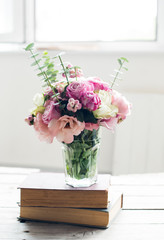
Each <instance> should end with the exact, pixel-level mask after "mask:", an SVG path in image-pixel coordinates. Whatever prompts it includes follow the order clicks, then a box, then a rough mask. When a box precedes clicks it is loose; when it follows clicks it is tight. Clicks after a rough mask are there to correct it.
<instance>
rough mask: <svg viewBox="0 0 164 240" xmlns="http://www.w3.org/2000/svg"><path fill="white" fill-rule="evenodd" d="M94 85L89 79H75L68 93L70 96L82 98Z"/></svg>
mask: <svg viewBox="0 0 164 240" xmlns="http://www.w3.org/2000/svg"><path fill="white" fill-rule="evenodd" d="M92 90H93V85H92V84H90V83H88V82H87V81H73V82H72V83H70V84H69V85H68V87H67V90H66V95H67V97H69V98H74V99H80V98H81V96H82V95H83V94H84V93H85V92H86V91H92Z"/></svg>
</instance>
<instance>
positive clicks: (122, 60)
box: [111, 57, 129, 88]
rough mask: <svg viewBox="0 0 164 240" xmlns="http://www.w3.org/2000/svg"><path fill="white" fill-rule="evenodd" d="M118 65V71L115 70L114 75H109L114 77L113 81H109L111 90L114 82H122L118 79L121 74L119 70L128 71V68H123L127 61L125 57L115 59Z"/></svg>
mask: <svg viewBox="0 0 164 240" xmlns="http://www.w3.org/2000/svg"><path fill="white" fill-rule="evenodd" d="M117 61H118V63H119V69H118V70H115V72H116V74H115V75H111V76H112V77H114V79H113V81H111V83H112V84H111V88H113V86H114V84H116V80H122V78H120V77H119V74H122V72H121V69H124V70H125V71H128V68H127V67H125V66H124V64H125V63H128V62H129V61H128V60H127V59H126V58H125V57H121V58H119V59H117Z"/></svg>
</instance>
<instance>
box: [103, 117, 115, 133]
mask: <svg viewBox="0 0 164 240" xmlns="http://www.w3.org/2000/svg"><path fill="white" fill-rule="evenodd" d="M117 122H118V119H117V118H116V117H113V118H112V117H111V118H109V119H101V120H99V121H98V123H99V124H100V126H102V127H106V128H107V129H109V130H111V131H114V129H115V127H116V125H117Z"/></svg>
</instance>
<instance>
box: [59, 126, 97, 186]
mask: <svg viewBox="0 0 164 240" xmlns="http://www.w3.org/2000/svg"><path fill="white" fill-rule="evenodd" d="M99 148H100V131H99V129H98V130H93V131H89V130H86V129H85V130H84V131H83V132H81V134H80V135H78V136H75V137H74V141H73V142H72V143H70V144H66V143H63V146H62V152H63V158H64V165H65V181H66V184H68V185H71V186H72V187H89V186H91V185H93V184H94V183H96V181H97V160H98V155H99Z"/></svg>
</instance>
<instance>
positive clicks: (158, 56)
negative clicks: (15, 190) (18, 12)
mask: <svg viewBox="0 0 164 240" xmlns="http://www.w3.org/2000/svg"><path fill="white" fill-rule="evenodd" d="M7 1H8V4H9V5H8V6H10V4H11V1H9V0H7ZM18 2H19V1H18ZM29 2H31V3H32V2H33V1H29ZM42 2H45V1H42ZM46 2H47V1H46ZM96 2H97V1H96ZM135 2H136V1H135ZM159 2H161V1H159ZM146 4H149V3H148V1H146ZM161 6H162V5H161ZM129 11H130V10H129ZM160 11H161V12H162V11H163V14H161V15H163V16H164V7H163V8H160ZM138 15H139V14H138ZM145 16H146V13H145ZM61 17H62V18H63V19H64V14H63V15H62V16H61ZM66 21H67V19H65V22H66ZM3 27H4V26H3ZM158 27H159V29H161V24H160V22H158ZM23 28H28V32H30V30H29V25H26V26H24V27H23ZM54 28H55V24H54ZM102 28H103V26H102ZM162 29H164V28H162ZM58 31H60V30H58ZM71 31H72V28H71ZM163 31H164V30H162V31H160V32H159V33H158V39H157V41H156V42H145V41H144V43H143V42H142V41H141V42H136V43H135V42H127V41H126V42H117V43H111V45H110V43H108V42H106V43H104V44H103V43H102V42H101V44H100V45H99V44H97V43H96V42H94V43H93V42H92V45H90V46H91V47H87V48H85V44H83V43H81V46H82V48H83V49H84V50H81V47H80V50H77V49H78V47H79V45H77V46H76V51H75V50H74V46H75V44H76V43H75V44H74V43H72V44H71V46H70V48H69V49H70V50H67V49H66V55H64V60H66V61H69V62H71V63H72V64H74V65H78V66H81V68H82V69H83V71H84V74H85V76H87V77H88V76H99V77H101V78H102V79H103V80H106V81H109V80H110V79H111V78H110V74H112V73H113V70H114V69H115V68H117V67H118V64H117V58H119V57H121V56H124V57H126V58H127V59H128V60H129V64H128V69H129V71H128V72H127V73H125V74H124V76H123V78H124V80H123V82H121V83H120V85H119V87H118V88H117V90H118V91H120V92H122V93H123V94H124V95H125V96H126V97H127V99H128V100H129V101H130V102H132V104H133V110H132V114H131V116H130V117H128V118H127V120H126V121H125V122H123V123H122V124H120V125H119V126H118V128H117V130H116V132H115V133H114V134H113V133H111V132H109V131H107V130H106V129H103V131H102V143H101V152H100V161H99V171H100V172H110V173H111V172H112V173H113V174H122V173H143V172H161V171H164V126H163V119H164V107H163V105H164V73H163V69H164V48H163V46H164V41H163V40H162V37H161V36H163V34H164V33H163ZM40 34H41V30H40ZM56 34H57V33H56ZM42 35H44V34H42ZM38 36H39V35H38ZM61 36H62V35H61ZM99 36H102V34H100V35H99ZM121 36H122V35H121ZM0 37H1V36H0ZM5 37H6V36H5ZM10 37H11V36H10ZM26 37H27V36H26ZM28 37H29V35H28ZM73 37H74V36H73ZM107 37H109V36H107ZM47 38H48V39H49V40H50V41H51V39H52V38H53V36H52V38H51V37H50V36H49V35H48V33H47ZM152 38H153V37H152ZM0 39H1V38H0ZM15 39H16V38H15ZM40 39H41V35H40ZM15 41H16V40H15ZM29 41H30V40H29ZM29 41H28V42H29ZM3 42H4V43H5V44H0V50H1V51H0V78H1V94H0V102H1V118H0V165H6V166H25V167H39V168H43V169H51V170H56V171H62V170H63V161H62V152H61V144H60V143H58V142H57V141H56V140H55V141H54V143H53V144H50V145H49V144H46V143H44V142H40V141H39V140H38V138H37V136H36V134H35V132H34V130H33V128H32V127H29V126H28V125H26V124H25V122H24V118H25V117H26V116H27V115H28V110H29V109H30V108H32V107H33V102H32V98H33V96H34V94H35V93H36V92H40V90H41V87H40V81H39V79H38V78H37V77H36V72H35V71H34V69H33V68H32V67H30V63H31V62H30V59H29V55H28V54H27V53H25V52H24V51H22V50H20V49H22V47H23V46H24V44H21V43H20V44H19V45H18V48H16V46H17V44H16V43H14V44H11V41H9V42H10V44H9V45H7V40H4V41H3ZM46 44H47V43H45V42H44V43H43V42H42V45H37V44H36V46H39V47H40V46H41V47H43V48H46V46H47V47H48V48H51V49H52V48H55V49H56V48H57V47H58V46H59V48H60V49H61V50H62V47H61V45H60V44H59V43H58V44H54V42H53V43H51V44H50V43H49V44H47V45H46ZM25 45H26V44H25ZM13 46H14V47H13ZM62 46H63V45H62ZM95 46H96V47H95ZM97 46H98V47H97ZM92 48H94V51H93V50H92ZM13 49H16V50H14V51H13ZM49 52H50V55H51V56H54V55H55V54H56V53H57V52H59V51H56V50H55V51H54V50H50V51H49Z"/></svg>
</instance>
